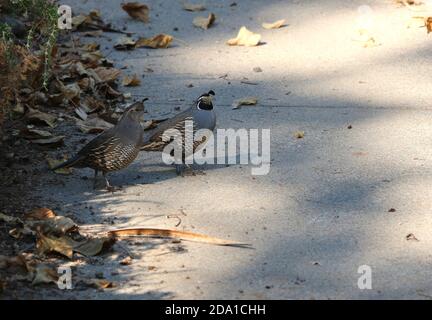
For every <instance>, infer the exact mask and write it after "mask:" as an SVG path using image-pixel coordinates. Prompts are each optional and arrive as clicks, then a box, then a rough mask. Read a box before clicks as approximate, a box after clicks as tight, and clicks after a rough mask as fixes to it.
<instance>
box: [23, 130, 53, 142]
mask: <svg viewBox="0 0 432 320" xmlns="http://www.w3.org/2000/svg"><path fill="white" fill-rule="evenodd" d="M20 136H21V137H23V138H24V139H28V140H33V139H47V138H51V137H52V133H51V132H48V131H45V130H38V129H23V130H21V131H20Z"/></svg>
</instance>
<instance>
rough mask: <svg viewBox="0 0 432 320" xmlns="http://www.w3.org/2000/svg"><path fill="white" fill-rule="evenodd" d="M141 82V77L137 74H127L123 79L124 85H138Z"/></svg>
mask: <svg viewBox="0 0 432 320" xmlns="http://www.w3.org/2000/svg"><path fill="white" fill-rule="evenodd" d="M140 84H141V80H140V78H138V76H137V75H136V74H134V75H132V76H125V77H124V78H123V81H122V85H124V86H125V87H136V86H139V85H140Z"/></svg>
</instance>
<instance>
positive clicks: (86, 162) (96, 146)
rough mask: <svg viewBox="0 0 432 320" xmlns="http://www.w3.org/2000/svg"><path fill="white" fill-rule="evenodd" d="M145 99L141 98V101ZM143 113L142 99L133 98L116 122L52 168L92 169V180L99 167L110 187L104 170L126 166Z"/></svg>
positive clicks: (140, 132) (136, 147) (137, 140)
mask: <svg viewBox="0 0 432 320" xmlns="http://www.w3.org/2000/svg"><path fill="white" fill-rule="evenodd" d="M145 100H147V99H144V100H143V101H145ZM143 114H144V104H143V102H136V103H134V104H133V105H131V106H130V107H128V108H127V109H126V111H125V112H124V114H123V116H122V117H121V119H120V120H119V122H118V123H117V125H116V126H114V127H113V128H110V129H108V130H106V131H104V132H102V133H101V134H100V135H98V136H97V137H96V138H94V139H93V140H91V141H90V142H89V143H88V144H87V145H85V146H84V147H83V148H82V149H81V150H80V151H79V152H78V153H77V154H76V155H75V156H74V157H73V158H72V159H70V160H68V161H66V162H64V163H62V164H60V165H59V166H57V167H55V168H53V170H57V169H61V168H68V167H76V168H86V167H88V168H92V169H94V170H95V182H94V187H96V177H97V174H98V172H99V171H102V174H103V176H104V178H105V182H106V187H107V189H108V190H113V188H112V186H111V185H110V183H109V181H108V179H107V177H106V174H107V173H108V172H111V171H116V170H120V169H123V168H125V167H127V166H128V165H129V164H131V163H132V162H133V161H134V160H135V158H136V157H137V155H138V153H139V151H140V147H141V145H142V139H143V128H142V126H141V123H140V119H141V118H142V116H143Z"/></svg>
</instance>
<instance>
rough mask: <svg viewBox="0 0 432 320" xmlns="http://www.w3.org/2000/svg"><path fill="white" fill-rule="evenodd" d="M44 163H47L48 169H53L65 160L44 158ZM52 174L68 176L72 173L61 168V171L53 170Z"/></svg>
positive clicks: (67, 169) (70, 169)
mask: <svg viewBox="0 0 432 320" xmlns="http://www.w3.org/2000/svg"><path fill="white" fill-rule="evenodd" d="M46 161H47V163H48V167H49V168H50V169H53V168H55V167H56V166H58V165H59V164H62V163H63V162H64V161H65V160H57V159H51V158H46ZM54 172H55V173H58V174H64V175H68V174H71V173H72V168H61V169H57V170H55V171H54Z"/></svg>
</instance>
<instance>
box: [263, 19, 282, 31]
mask: <svg viewBox="0 0 432 320" xmlns="http://www.w3.org/2000/svg"><path fill="white" fill-rule="evenodd" d="M284 24H285V19H281V20H277V21H275V22H272V23H265V22H264V23H263V24H262V27H263V28H264V29H279V28H280V27H282V26H283V25H284Z"/></svg>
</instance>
